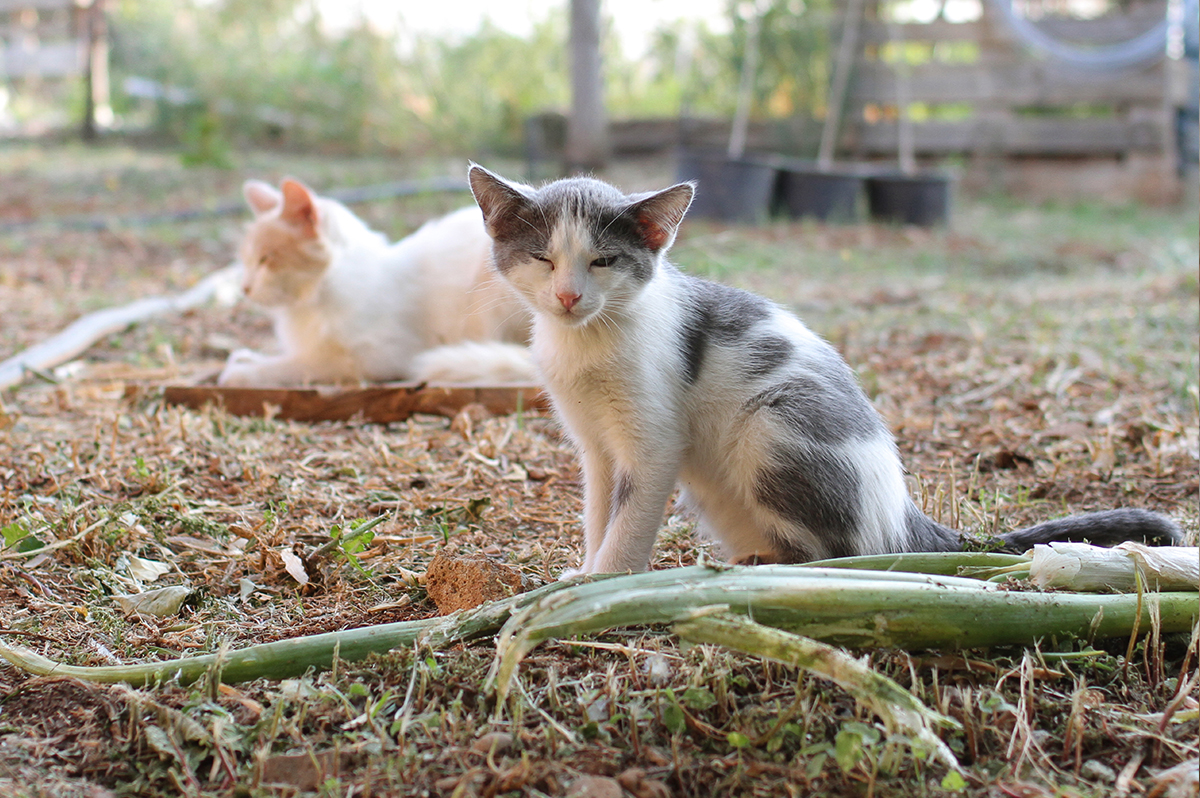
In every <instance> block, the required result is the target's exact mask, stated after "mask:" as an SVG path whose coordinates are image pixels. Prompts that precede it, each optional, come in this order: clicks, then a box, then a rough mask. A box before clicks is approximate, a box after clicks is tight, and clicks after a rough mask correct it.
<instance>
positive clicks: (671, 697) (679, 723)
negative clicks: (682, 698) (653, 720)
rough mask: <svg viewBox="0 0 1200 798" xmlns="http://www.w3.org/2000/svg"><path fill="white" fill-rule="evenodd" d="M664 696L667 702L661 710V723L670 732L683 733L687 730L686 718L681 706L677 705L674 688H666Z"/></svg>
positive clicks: (677, 700)
mask: <svg viewBox="0 0 1200 798" xmlns="http://www.w3.org/2000/svg"><path fill="white" fill-rule="evenodd" d="M666 696H667V704H666V706H664V707H663V710H662V719H663V725H664V726H666V727H667V731H669V732H671V734H683V733H684V732H685V731H687V718H686V717H685V715H684V712H683V707H681V706H679V699H677V698H676V697H675V691H674V690H667V691H666Z"/></svg>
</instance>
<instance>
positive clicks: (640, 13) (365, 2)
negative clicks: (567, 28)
mask: <svg viewBox="0 0 1200 798" xmlns="http://www.w3.org/2000/svg"><path fill="white" fill-rule="evenodd" d="M567 2H568V0H403V2H400V3H397V2H395V0H317V4H318V5H319V6H320V9H321V14H322V16H323V17H324V18H325V19H326V20H327V21H328V23H329V24H330V25H331V26H334V27H340V26H342V25H347V24H352V23H353V22H354V21H356V20H357V19H358V17H359V15H360V14H362V15H365V16H366V18H367V19H368V20H370V21H371V22H372V23H373V24H375V25H376V26H377V27H379V28H381V29H384V30H394V29H395V28H396V26H397V20H403V23H404V25H403V29H404V30H405V32H406V33H407V32H411V33H413V34H435V35H447V34H450V35H453V34H460V35H465V34H469V33H473V32H474V31H476V30H478V28H479V25H480V23H482V22H483V20H484V19H490V20H491V21H492V23H493V24H494V25H496V26H497V27H499V28H501V29H502V30H506V31H509V32H511V33H514V34H518V35H524V34H527V33H529V32H530V31H531V30H532V29H533V24H534V23H535V22H538V21H541V20H543V19H545V18H546V15H547V14H548V13H549V12H550V10H551V9H553V8H565V7H566V5H567ZM725 5H726V0H601V13H602V14H604V15H605V16H606V17H609V18H611V19H612V20H613V24H614V26H615V28H616V31H617V35H618V36H619V37H620V39H621V43H622V47H623V49H624V50H625V52H626V53H627V54H628V55H631V56H636V55H639V54H640V53H641V52H643V51H644V50H645V48H646V46H647V44H648V38H649V36H650V35H651V34H652V33H653V32H654V30H655V29H656V28H658V27H659V25H660V24H661V23H663V22H666V21H669V20H675V19H681V18H685V19H704V20H707V21H708V24H709V27H710V28H713V29H718V30H719V29H721V28H722V27H723V26H724V24H725V23H724V19H725Z"/></svg>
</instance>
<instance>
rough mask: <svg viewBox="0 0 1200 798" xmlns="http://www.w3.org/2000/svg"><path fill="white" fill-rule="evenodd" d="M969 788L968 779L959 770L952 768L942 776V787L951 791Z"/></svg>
mask: <svg viewBox="0 0 1200 798" xmlns="http://www.w3.org/2000/svg"><path fill="white" fill-rule="evenodd" d="M966 788H967V780H966V779H964V778H963V777H962V774H961V773H959V772H958V771H957V770H951V771H950V772H948V773H947V774H946V775H945V776H944V777H943V778H942V789H943V790H949V791H950V792H962V791H963V790H965V789H966Z"/></svg>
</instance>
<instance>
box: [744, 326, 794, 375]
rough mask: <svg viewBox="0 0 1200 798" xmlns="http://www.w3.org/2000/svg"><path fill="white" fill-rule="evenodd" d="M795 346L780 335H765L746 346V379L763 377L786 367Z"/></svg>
mask: <svg viewBox="0 0 1200 798" xmlns="http://www.w3.org/2000/svg"><path fill="white" fill-rule="evenodd" d="M795 351H796V345H795V344H793V343H792V342H791V341H789V340H788V339H786V338H784V337H783V336H781V335H765V336H763V337H761V338H755V339H753V340H751V341H749V342H747V344H746V349H745V353H744V354H745V362H744V363H743V366H744V368H745V369H746V376H748V377H765V376H766V375H768V374H770V373H771V372H772V371H775V370H776V369H778V368H782V367H783V366H785V365H787V362H788V359H789V358H790V357H791V356H792V353H793V352H795Z"/></svg>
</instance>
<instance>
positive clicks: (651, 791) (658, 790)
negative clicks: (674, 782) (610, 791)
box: [617, 768, 671, 798]
mask: <svg viewBox="0 0 1200 798" xmlns="http://www.w3.org/2000/svg"><path fill="white" fill-rule="evenodd" d="M617 783H618V784H620V785H621V786H622V787H624V788H625V789H626V790H628V791H629V792H631V793H633V795H634V796H636V798H671V790H670V789H668V788H667V785H666V784H663V783H662V782H661V781H659V780H658V779H652V778H649V777H647V775H646V771H644V770H642V769H641V768H629V769H628V770H626V771H625V772H623V773H622V774H621V775H619V776H617Z"/></svg>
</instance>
